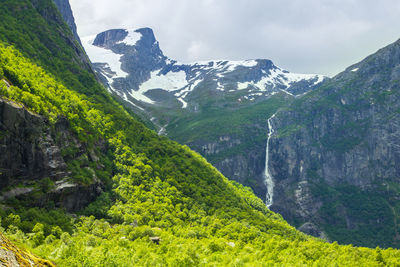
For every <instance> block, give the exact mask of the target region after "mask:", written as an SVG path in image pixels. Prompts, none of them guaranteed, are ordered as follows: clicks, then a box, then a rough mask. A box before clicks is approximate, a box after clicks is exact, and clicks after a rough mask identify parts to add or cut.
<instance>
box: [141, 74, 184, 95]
mask: <svg viewBox="0 0 400 267" xmlns="http://www.w3.org/2000/svg"><path fill="white" fill-rule="evenodd" d="M159 72H160V70H156V71H153V72H151V74H150V79H149V80H147V81H146V82H144V83H142V85H140V88H139V90H140V91H142V92H147V91H148V90H151V89H163V90H165V91H168V92H172V91H176V90H178V89H181V88H183V87H185V86H187V85H188V81H187V80H186V73H185V72H184V71H178V72H173V71H170V72H168V73H166V74H165V75H160V74H159Z"/></svg>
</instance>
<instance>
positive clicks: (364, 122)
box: [269, 41, 400, 246]
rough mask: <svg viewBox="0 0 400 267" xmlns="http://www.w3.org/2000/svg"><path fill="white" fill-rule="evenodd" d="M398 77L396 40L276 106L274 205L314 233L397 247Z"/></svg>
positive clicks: (399, 60)
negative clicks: (304, 93)
mask: <svg viewBox="0 0 400 267" xmlns="http://www.w3.org/2000/svg"><path fill="white" fill-rule="evenodd" d="M399 81H400V42H399V41H398V42H396V43H394V44H392V45H390V46H388V47H386V48H384V49H381V50H380V51H378V52H377V53H376V54H374V55H372V56H369V57H368V58H366V59H365V60H363V61H362V62H360V63H358V64H355V65H353V66H351V67H349V68H348V69H346V70H345V71H344V72H343V73H340V74H339V75H337V76H336V77H334V78H333V79H332V80H331V81H328V82H326V83H325V84H324V85H323V86H322V87H321V88H320V89H319V90H317V91H315V92H312V93H310V94H309V95H307V96H305V97H303V98H302V99H298V100H296V101H294V103H293V104H292V105H291V107H290V108H288V109H287V110H285V111H283V112H281V113H278V115H277V116H276V118H275V119H274V120H272V125H273V127H274V128H275V129H276V134H275V135H274V136H273V138H272V139H271V148H270V153H271V161H270V165H269V166H270V171H271V174H272V176H273V177H274V180H275V184H276V186H275V189H274V190H275V194H274V196H275V197H274V204H273V206H272V207H271V208H272V210H274V211H277V212H279V213H281V214H282V215H283V216H284V218H286V219H287V220H289V221H290V222H292V223H293V224H295V225H297V226H299V227H300V226H302V225H303V224H304V223H308V226H307V227H305V229H309V231H312V232H313V233H314V234H316V235H320V234H321V233H322V232H325V233H326V234H328V236H329V237H330V238H331V239H334V240H338V241H341V242H349V241H350V240H351V239H350V237H351V238H353V240H354V242H353V243H355V244H357V245H368V246H376V245H380V246H382V245H383V246H388V245H390V246H399V224H398V223H397V222H398V218H399V214H400V210H399V208H398V203H399V202H398V201H399V200H400V190H399V187H398V184H399V183H400V179H399V177H400V149H399V148H400V142H399V136H400V117H399V111H400V91H399V89H400V82H399ZM310 224H311V225H313V227H311V228H310V227H309V225H310ZM310 229H311V230H310Z"/></svg>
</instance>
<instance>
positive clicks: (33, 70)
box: [0, 0, 400, 266]
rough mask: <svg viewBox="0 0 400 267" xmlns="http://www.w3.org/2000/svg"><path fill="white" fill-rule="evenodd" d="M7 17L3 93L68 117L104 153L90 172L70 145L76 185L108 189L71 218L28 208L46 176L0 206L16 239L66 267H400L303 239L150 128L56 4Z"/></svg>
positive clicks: (8, 4) (1, 60)
mask: <svg viewBox="0 0 400 267" xmlns="http://www.w3.org/2000/svg"><path fill="white" fill-rule="evenodd" d="M0 15H1V18H2V20H0V36H1V37H0V38H1V40H2V42H1V45H0V79H1V81H0V92H1V96H2V98H5V99H9V100H12V101H15V102H19V103H22V104H23V105H24V107H25V108H26V109H28V110H30V111H31V112H32V113H34V114H39V115H40V116H42V117H43V118H46V119H47V120H46V121H47V122H46V123H47V124H48V125H49V127H53V126H54V125H55V124H56V123H57V121H59V120H61V119H65V118H66V119H67V121H68V122H69V125H70V131H71V133H72V134H73V135H74V137H75V138H76V139H77V140H79V141H80V142H81V143H82V144H84V145H83V147H84V148H85V149H86V150H88V151H89V150H94V151H95V153H96V154H97V155H98V157H99V159H98V160H97V163H96V165H93V166H92V163H91V162H88V160H86V159H85V157H83V155H81V156H82V157H80V158H74V156H75V155H76V152H74V147H73V146H71V147H70V150H66V151H64V153H63V156H64V157H65V158H66V162H68V169H69V170H70V172H71V179H72V180H73V181H74V182H76V183H80V184H83V185H85V184H88V183H90V182H91V180H92V177H93V176H97V178H98V179H99V180H101V182H102V183H103V184H104V192H103V194H102V195H100V196H99V197H98V199H97V200H96V201H95V202H93V203H91V204H90V205H89V206H88V207H87V208H85V209H84V210H81V211H78V212H76V214H70V213H67V212H65V210H64V209H62V207H61V208H55V207H54V206H51V205H42V206H41V207H34V206H32V205H31V203H35V202H34V201H33V202H32V200H35V199H38V198H41V197H43V195H46V194H47V193H48V190H46V189H48V188H51V187H52V186H54V184H53V182H54V181H51V180H50V181H49V179H46V177H43V180H44V182H46V183H44V182H43V181H42V183H41V184H40V186H41V187H40V188H41V191H35V194H34V195H32V196H29V198H25V199H19V198H11V199H7V200H6V201H4V202H3V203H2V204H1V205H2V209H1V211H0V214H1V218H2V219H1V227H2V228H1V229H0V230H2V231H4V232H5V233H6V235H7V236H8V237H9V238H10V239H12V240H14V241H17V242H18V243H19V244H21V245H23V246H25V247H27V248H29V249H30V250H32V251H33V252H34V253H35V254H37V255H39V256H42V257H44V258H46V259H48V260H51V261H53V262H55V263H56V264H57V265H60V266H199V265H201V266H266V265H274V264H278V265H279V264H284V265H290V266H296V265H297V266H302V265H303V266H304V265H311V264H314V265H316V266H335V265H341V266H342V265H344V266H346V265H348V266H354V265H359V266H382V265H385V264H387V265H391V266H395V265H399V264H400V252H399V251H398V250H393V249H387V250H380V249H375V250H374V249H367V248H356V247H352V246H339V245H338V244H336V243H334V244H329V243H327V242H324V241H322V240H318V239H316V238H312V237H309V236H306V235H304V234H302V233H300V232H298V231H297V230H295V229H294V228H293V227H291V226H289V224H287V223H286V222H285V221H284V220H283V219H282V218H281V216H279V215H277V214H275V213H273V212H271V211H269V210H268V209H267V208H266V207H265V205H264V203H263V202H262V201H261V200H260V199H258V198H256V197H255V196H254V194H253V193H252V192H251V190H250V189H248V188H245V187H243V186H241V185H239V184H237V183H234V182H230V181H228V180H227V179H226V178H225V177H223V176H222V175H221V174H220V173H219V172H218V171H217V170H216V169H215V168H213V167H212V166H211V165H210V164H209V163H207V162H206V161H205V160H204V159H203V158H202V157H201V156H200V155H198V154H197V153H195V152H193V151H191V150H190V149H189V148H188V147H186V146H182V145H179V144H177V143H175V142H173V141H170V140H168V139H167V138H165V137H159V136H158V135H157V134H156V133H155V132H154V131H152V130H149V129H148V128H146V127H145V126H144V125H143V124H142V123H140V122H139V121H137V120H136V119H135V118H133V117H132V116H131V115H129V113H128V112H126V111H125V110H124V109H123V108H122V107H121V106H120V105H118V104H117V103H116V102H115V101H114V100H113V99H112V98H111V97H110V96H109V95H108V94H107V92H106V91H105V89H103V88H102V87H101V86H100V85H99V84H98V83H97V82H96V80H95V76H94V74H93V73H92V72H91V71H90V69H88V68H86V67H87V66H86V64H85V61H84V57H81V56H80V54H79V53H80V52H79V50H76V49H79V45H77V44H76V43H75V44H71V43H70V42H69V41H68V40H71V38H72V33H71V32H70V31H69V29H68V28H67V27H66V25H65V24H60V21H59V19H60V15H59V14H58V13H57V11H56V10H55V7H54V5H53V3H52V2H51V1H50V0H38V1H32V2H30V1H27V0H12V1H11V0H9V1H3V2H2V5H1V6H0ZM77 51H78V52H77ZM99 143H105V145H104V147H105V149H102V150H99V149H96V148H97V144H99ZM16 187H18V185H16ZM2 190H3V188H2ZM27 200H28V201H27Z"/></svg>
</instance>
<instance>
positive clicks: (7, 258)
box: [0, 233, 55, 267]
mask: <svg viewBox="0 0 400 267" xmlns="http://www.w3.org/2000/svg"><path fill="white" fill-rule="evenodd" d="M0 266H12V267H19V266H55V265H54V264H52V263H51V262H49V261H47V260H43V259H40V258H37V257H35V256H33V255H32V254H30V253H28V252H27V251H24V250H22V249H20V248H18V247H17V246H15V245H14V244H13V243H11V242H10V241H9V240H8V239H7V238H6V237H5V236H4V235H3V234H2V233H0Z"/></svg>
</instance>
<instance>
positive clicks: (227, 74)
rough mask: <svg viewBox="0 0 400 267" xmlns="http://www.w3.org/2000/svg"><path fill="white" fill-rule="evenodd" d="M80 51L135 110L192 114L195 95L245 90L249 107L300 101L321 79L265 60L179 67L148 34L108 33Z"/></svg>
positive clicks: (88, 41) (86, 42)
mask: <svg viewBox="0 0 400 267" xmlns="http://www.w3.org/2000/svg"><path fill="white" fill-rule="evenodd" d="M84 46H85V49H86V51H87V53H88V55H89V57H90V59H91V61H92V62H93V63H95V67H96V70H97V71H98V73H99V74H100V75H102V76H103V80H104V81H106V84H107V86H108V87H109V89H110V90H111V91H112V92H114V93H116V94H117V95H119V96H120V97H122V98H124V99H125V100H126V101H129V102H130V103H131V104H132V105H135V106H136V107H138V108H139V109H143V108H146V106H147V105H149V104H153V105H156V106H168V104H169V105H171V103H170V102H171V101H173V102H175V103H173V104H174V105H175V107H179V106H180V107H182V108H189V109H191V110H196V108H198V106H197V105H196V104H197V103H196V100H195V97H194V96H193V94H194V91H196V90H197V89H198V90H215V91H219V92H221V93H222V94H229V93H233V92H236V91H238V90H246V91H247V95H246V96H245V99H248V100H251V101H254V100H256V99H258V98H260V97H268V96H270V95H273V94H276V93H277V92H285V93H287V94H289V95H301V94H303V93H305V92H307V91H309V90H310V89H312V88H313V87H314V86H315V85H317V84H319V83H320V82H322V80H324V76H322V75H312V74H311V75H310V74H294V73H290V72H288V71H286V70H283V69H281V68H279V67H277V66H275V65H274V64H273V63H272V62H271V61H270V60H266V59H260V60H244V61H229V60H219V61H218V60H214V61H205V62H194V63H190V64H184V63H179V62H177V61H176V60H172V59H170V58H168V57H166V56H164V54H163V52H162V51H161V49H160V47H159V43H158V41H157V40H156V39H155V36H154V34H153V31H152V30H151V29H149V28H142V29H138V30H124V29H115V30H109V31H106V32H102V33H100V34H98V35H97V36H96V37H95V38H94V37H93V36H92V37H87V38H85V40H84ZM168 100H170V101H168ZM178 101H179V102H180V103H177V102H178Z"/></svg>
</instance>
